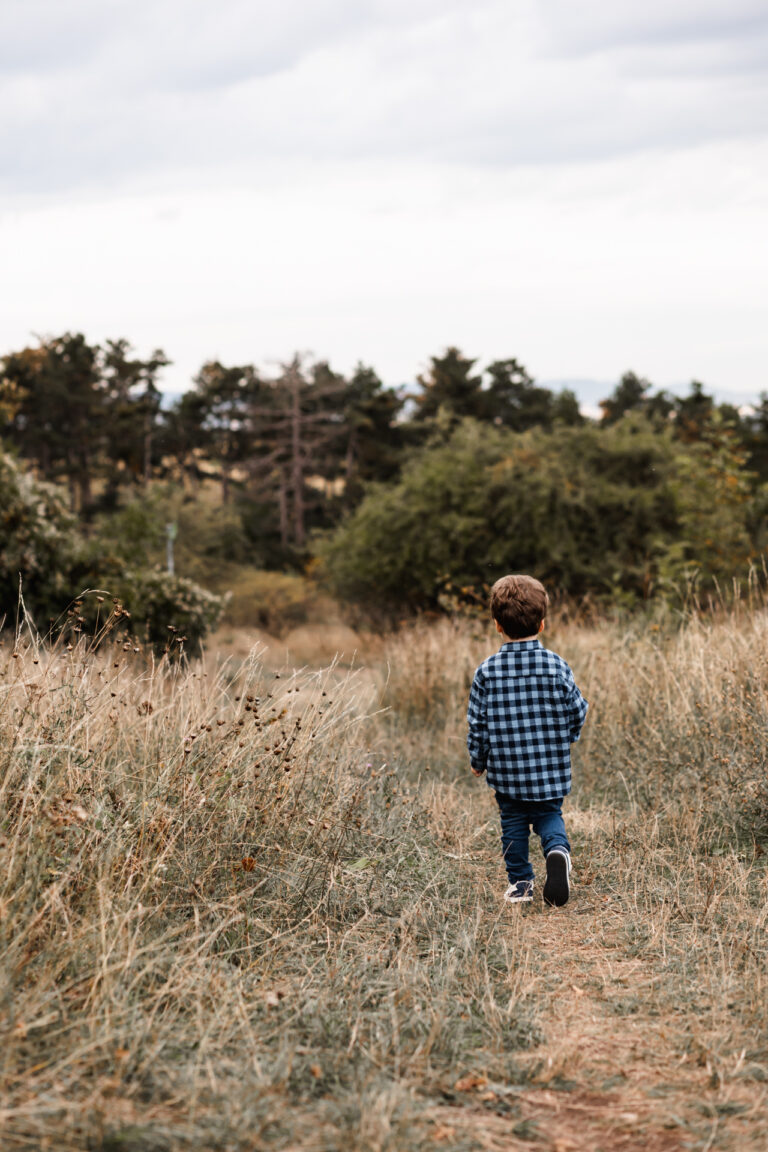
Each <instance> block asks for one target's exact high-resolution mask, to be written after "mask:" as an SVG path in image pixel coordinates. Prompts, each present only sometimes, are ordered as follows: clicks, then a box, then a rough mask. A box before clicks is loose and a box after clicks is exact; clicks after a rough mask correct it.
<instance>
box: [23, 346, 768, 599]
mask: <svg viewBox="0 0 768 1152" xmlns="http://www.w3.org/2000/svg"><path fill="white" fill-rule="evenodd" d="M168 364H169V360H168V358H167V357H166V355H165V354H164V353H163V352H162V351H161V350H156V351H153V352H152V353H151V355H150V356H148V357H146V358H141V357H140V356H138V355H137V354H136V353H135V351H134V349H133V348H132V347H131V345H130V343H129V342H128V341H127V340H125V339H118V340H111V341H106V342H105V343H104V344H102V345H99V344H92V343H89V342H88V341H87V340H86V339H85V337H84V336H83V335H81V334H77V333H74V334H73V333H65V334H63V335H61V336H58V337H53V338H47V339H43V340H40V341H39V342H38V343H37V344H36V345H35V346H33V347H27V348H23V349H21V350H19V351H16V352H11V353H8V354H6V355H4V356H3V357H1V358H0V429H1V430H2V431H1V435H2V439H3V442H4V443H5V445H6V446H7V447H9V448H11V449H12V450H13V451H14V452H15V453H16V454H17V455H18V456H19V457H21V458H22V460H24V461H26V462H27V463H28V464H29V465H30V466H31V467H32V468H33V470H34V472H35V474H36V475H37V476H38V477H39V478H40V479H42V480H45V481H53V482H55V483H57V484H59V485H63V486H64V487H65V489H66V491H67V492H68V501H69V506H70V510H71V511H72V512H73V513H75V514H76V515H77V516H78V517H79V519H80V520H81V522H83V523H85V524H87V523H88V521H89V519H90V518H92V517H94V516H96V515H98V514H104V513H108V512H109V511H110V510H111V509H116V508H118V507H119V506H120V503H121V501H123V500H124V499H125V496H126V493H133V494H135V493H137V492H138V493H140V492H141V491H142V490H145V489H147V487H148V486H149V485H150V483H151V482H152V481H155V480H167V481H170V482H176V483H179V484H183V485H184V486H186V487H187V488H188V489H189V490H190V491H191V492H194V491H195V488H196V487H199V486H200V485H201V484H202V483H203V482H204V481H205V480H206V479H208V480H210V479H211V478H213V479H214V480H215V482H216V483H217V484H218V485H219V486H220V498H221V502H222V503H223V504H224V505H227V506H228V509H229V510H230V511H232V512H234V514H235V515H236V516H237V517H239V520H240V523H241V525H242V530H243V532H244V534H245V537H246V538H247V539H248V541H249V543H250V545H251V546H252V549H253V553H252V554H253V557H254V560H255V562H256V563H257V564H258V565H259V566H261V567H265V568H270V567H272V568H287V567H291V566H294V567H298V568H300V567H303V566H304V565H305V564H306V563H307V561H308V559H309V558H310V557H311V556H312V555H313V554H314V553H315V552H316V551H317V547H316V545H315V543H314V542H315V541H316V540H317V539H318V538H319V536H321V535H323V534H324V536H325V539H326V543H325V544H324V545H323V547H322V549H321V550H322V551H323V555H324V558H325V561H324V562H325V564H326V566H327V570H328V572H329V574H330V578H331V580H332V581H335V586H336V589H337V591H339V592H340V593H342V594H344V595H346V596H350V597H352V596H355V597H357V598H359V599H364V598H366V597H367V598H369V599H370V598H371V597H373V599H374V600H375V599H376V598H377V597H378V599H381V598H382V588H383V585H384V583H386V581H385V580H384V579H383V577H382V575H381V571H379V573H378V575H375V574H374V570H376V569H377V568H380V567H381V565H382V563H383V561H384V560H386V559H387V556H388V551H387V547H388V546H387V539H388V538H390V544H389V549H390V550H391V549H392V544H391V540H392V539H393V538H395V537H397V538H398V539H399V540H401V541H402V540H403V539H405V538H406V537H407V535H408V532H407V531H406V527H405V525H404V523H401V522H400V521H402V520H403V517H405V518H406V519H407V513H408V511H409V509H410V510H411V511H412V512H413V513H414V516H415V519H414V521H413V524H412V525H411V528H409V529H408V531H411V530H412V531H413V532H414V534H415V537H416V539H415V541H414V548H415V550H416V551H415V555H414V558H413V560H412V570H413V572H415V573H417V574H418V578H417V579H416V581H415V584H414V583H413V581H410V583H409V578H408V577H407V575H406V574H405V573H404V572H403V571H400V569H399V568H398V555H400V556H402V554H403V550H402V548H401V549H400V553H399V554H398V553H397V552H396V553H395V555H394V556H391V557H389V560H392V561H393V563H392V565H390V567H391V568H392V571H393V572H395V573H396V575H395V576H394V577H393V584H392V588H391V592H392V597H393V599H394V598H396V594H397V592H398V589H399V590H402V589H403V588H404V587H405V586H406V585H408V586H409V587H411V585H413V586H412V588H411V593H409V595H410V603H411V604H412V606H414V607H419V606H426V605H429V604H434V603H436V602H437V599H438V598H439V593H438V591H437V590H436V589H437V588H438V585H439V583H440V580H444V582H445V581H447V582H449V583H450V582H451V581H455V580H458V581H467V582H471V581H473V580H474V581H478V580H482V578H483V577H484V576H486V575H488V573H489V572H490V571H491V570H493V569H494V565H495V564H496V563H499V564H501V563H502V559H503V558H502V557H501V556H498V555H497V554H498V548H496V550H495V551H494V548H493V547H492V541H491V540H489V539H484V540H479V539H477V537H476V536H473V535H472V531H470V527H471V526H470V524H469V521H468V517H469V512H468V509H471V508H472V507H475V508H476V515H477V516H478V517H479V518H480V519H482V516H481V515H480V512H479V507H480V505H481V504H482V503H483V499H485V497H486V496H487V494H488V492H494V493H496V497H495V498H496V499H497V501H500V506H501V507H503V508H504V509H505V512H504V516H505V521H504V523H505V525H506V526H507V530H508V529H509V526H510V525H511V524H512V523H515V524H517V523H519V515H518V513H519V512H520V509H521V508H524V507H527V508H528V514H529V515H530V516H536V517H538V518H539V519H538V526H537V529H536V531H537V534H538V535H537V538H538V539H539V541H540V546H539V550H540V552H541V556H538V555H534V554H530V555H529V553H530V547H528V551H527V552H526V551H525V550H524V549H523V550H522V551H521V549H520V547H518V550H517V553H514V552H513V553H512V554H511V555H509V560H508V561H507V560H505V561H504V562H505V563H511V562H512V561H514V559H515V555H517V556H518V558H519V560H520V563H517V564H515V565H514V566H516V567H520V566H521V564H522V561H523V559H525V562H526V564H528V565H529V566H532V567H537V570H539V571H541V570H542V561H543V560H544V559H545V558H546V565H545V566H547V565H548V569H547V570H551V573H552V578H553V579H558V580H562V581H564V582H565V584H566V586H567V587H569V588H570V589H571V590H572V591H573V592H574V593H578V594H583V593H584V592H586V591H589V590H590V589H594V588H596V587H599V588H600V589H602V590H606V589H609V588H611V587H612V588H613V589H614V591H616V590H617V589H618V590H622V589H624V590H625V591H626V590H628V589H632V592H633V594H636V595H644V594H645V593H646V591H647V589H648V587H649V586H650V585H651V584H652V583H653V582H654V580H656V579H657V578H658V577H659V575H660V574H661V573H663V571H665V570H666V571H667V572H668V573H671V572H672V571H673V568H674V564H673V557H674V548H675V546H677V545H680V547H681V548H682V551H681V552H680V557H679V559H680V564H689V565H690V564H691V563H693V559H692V557H693V552H692V550H691V547H692V546H691V540H692V539H693V538H694V537H696V533H697V532H699V535H701V532H703V533H704V535H701V540H700V545H701V550H702V556H703V557H704V558H705V559H706V558H707V556H708V557H709V560H710V561H711V557H712V556H713V555H715V554H716V553H717V552H718V549H720V550H722V549H723V548H725V550H726V551H728V552H729V556H730V558H731V559H732V560H734V562H735V559H736V558H737V557H738V559H739V562H741V561H742V560H744V559H749V558H750V557H752V558H754V556H755V555H756V554H757V550H758V549H759V547H760V546H761V545H760V539H759V538H760V532H761V531H762V528H761V525H762V523H763V517H762V508H763V503H764V487H763V486H764V485H765V483H766V481H767V480H768V395H766V394H765V393H764V394H762V395H761V396H760V397H759V399H758V400H756V402H755V404H754V405H753V406H752V409H751V411H750V412H749V413H748V414H747V415H744V414H742V413H740V412H739V411H738V410H737V409H736V408H735V407H733V406H732V405H728V404H718V403H716V401H715V399H714V397H713V396H711V395H709V394H708V393H707V392H706V390H705V388H704V386H703V385H702V384H701V383H699V382H697V381H693V382H692V384H691V386H690V390H689V392H688V394H687V395H685V396H682V397H678V396H673V395H671V394H668V393H666V392H663V391H659V390H654V389H653V387H652V385H651V384H650V382H649V381H647V380H645V379H643V378H642V377H639V376H638V375H636V374H635V373H633V372H627V373H626V374H625V375H624V376H623V377H622V378H621V380H620V381H619V383H618V384H617V385H616V387H615V388H614V389H613V391H612V393H611V394H610V395H609V396H607V397H606V398H605V399H604V400H603V401H602V403H601V416H600V417H599V419H598V420H596V421H592V420H588V419H586V418H585V416H584V415H583V414H582V412H581V411H580V409H579V404H578V401H577V398H576V396H575V395H574V394H573V393H572V392H571V391H569V390H567V389H564V390H562V391H560V392H553V391H551V390H550V389H547V388H544V387H542V386H540V385H538V384H537V383H536V382H535V380H534V379H533V377H532V376H531V375H530V374H529V372H528V371H527V369H526V368H525V367H524V366H523V365H522V364H521V363H520V362H519V361H518V360H517V359H516V358H512V357H511V358H508V359H504V360H497V361H494V362H492V363H490V364H487V365H486V366H484V367H481V366H480V365H479V363H478V361H477V360H476V359H473V358H471V357H468V356H465V355H464V354H463V353H462V352H461V351H460V350H459V349H457V348H453V347H452V348H448V349H447V350H446V351H445V352H443V353H441V354H440V355H437V356H433V357H432V358H431V359H430V361H429V366H428V369H427V371H426V372H425V373H423V374H422V375H421V376H419V377H417V380H416V382H415V384H414V386H413V387H410V388H401V389H392V388H388V387H385V386H384V385H383V383H382V381H381V380H380V378H379V377H378V375H377V373H376V372H375V370H374V369H373V368H372V367H370V366H367V365H364V364H358V366H357V368H356V369H355V371H354V372H353V373H351V374H350V375H348V376H344V375H342V374H340V373H338V372H336V371H334V370H333V369H332V368H331V366H330V365H329V364H328V363H327V362H326V361H324V360H312V359H309V358H307V357H301V356H298V355H297V356H294V357H293V358H292V359H291V360H290V361H288V362H286V363H285V364H282V365H281V366H280V367H279V368H278V369H277V370H276V371H274V372H273V373H271V374H268V373H266V372H264V371H263V370H260V369H258V368H257V367H255V366H254V365H253V364H239V365H225V364H222V363H220V362H219V361H216V360H212V361H208V362H206V363H205V364H203V365H202V367H201V368H200V371H199V372H198V373H197V375H196V376H195V377H194V379H193V381H192V384H191V387H190V389H189V390H188V391H187V392H185V393H184V394H183V395H182V396H181V397H179V398H178V399H176V400H174V402H173V403H171V404H170V405H167V406H166V405H164V404H163V398H162V392H161V389H160V386H159V379H160V375H161V373H162V370H163V369H164V368H165V367H166V366H167V365H168ZM628 426H631V427H632V428H633V429H634V431H633V432H632V434H631V436H629V439H627V435H628V434H627V432H626V428H627V427H628ZM470 427H471V428H475V429H477V430H478V431H476V432H472V431H468V429H469V428H470ZM641 444H642V445H644V447H643V448H642V451H641V450H640V448H639V446H640V445H641ZM467 445H471V446H472V447H471V450H470V451H469V456H468V457H467V448H466V446H467ZM452 454H453V457H455V459H456V461H458V460H461V459H465V458H466V459H465V463H466V465H467V466H466V468H465V469H464V472H463V473H462V472H461V469H459V468H458V464H457V466H456V467H455V468H453V467H452V463H451V461H452ZM472 460H474V465H472V464H471V461H472ZM526 460H527V461H528V462H527V463H526ZM566 460H567V461H569V464H568V467H567V468H565V470H564V465H563V462H564V461H566ZM611 461H612V463H610V462H611ZM622 461H623V462H622ZM609 464H610V466H609ZM708 469H709V471H707V470H708ZM459 475H463V476H464V482H465V486H464V487H462V486H461V485H459V488H458V489H457V488H456V484H457V477H458V476H459ZM500 476H501V477H503V484H502V487H501V488H499V487H498V478H499V477H500ZM643 477H645V478H646V479H645V480H644V479H643ZM661 477H663V482H662V481H661V479H660V478H661ZM707 477H709V479H707ZM646 480H647V483H646ZM504 485H506V488H505V487H504ZM697 485H698V489H697ZM702 486H703V487H702ZM718 486H719V487H718ZM708 487H709V490H710V492H711V491H719V490H720V488H722V495H723V497H728V499H727V500H726V502H725V504H724V505H723V507H726V508H727V515H726V517H725V519H726V520H728V521H729V524H730V527H731V528H732V527H733V525H734V524H738V526H739V531H738V533H737V535H738V545H737V542H736V539H735V538H734V537H733V533H732V532H731V531H730V528H729V531H726V524H725V521H723V523H721V524H719V526H717V525H713V523H712V522H711V514H710V513H711V509H709V510H708V509H707V508H706V504H707V498H706V493H707V491H708ZM699 489H701V491H699ZM697 491H698V493H699V494H698V495H697ZM451 492H453V501H454V502H453V504H451V502H450V499H449V497H448V494H449V493H451ZM430 493H433V494H434V496H435V501H434V503H433V504H431V505H430V503H429V499H428V496H429V494H430ZM483 494H484V495H483ZM478 501H479V503H478ZM510 501H511V503H510ZM697 501H698V503H697ZM729 501H730V502H729ZM734 501H735V503H734ZM388 502H389V503H388ZM526 502H527V503H526ZM735 505H738V516H736V519H735V520H734V519H733V517H734V507H735ZM387 507H389V508H390V511H391V512H392V515H393V519H392V520H389V519H388V518H387V516H385V515H384V510H385V508H387ZM696 508H698V512H697V511H696ZM485 514H486V515H487V516H489V517H491V518H492V519H494V518H495V519H497V518H498V514H497V513H495V512H494V505H490V506H488V507H486V508H485ZM454 515H457V516H458V521H457V523H456V524H454V526H453V527H452V528H451V530H450V532H448V531H442V530H443V529H444V528H445V525H446V524H447V523H448V522H449V521H450V520H451V517H452V516H454ZM697 516H698V517H699V520H697ZM707 516H709V521H708V522H707V523H706V524H705V521H707ZM366 518H367V519H366ZM374 520H375V521H377V523H379V525H380V528H381V534H377V532H375V531H373V529H372V527H371V525H372V522H373V521H374ZM543 525H548V526H549V527H548V528H546V530H545V528H544V527H543ZM574 525H578V526H579V527H578V531H577V530H576V528H575V527H574ZM588 525H589V526H591V527H587V526H588ZM702 525H704V527H703V528H702ZM475 527H477V525H475ZM699 529H701V531H699ZM715 529H716V531H715ZM521 530H522V529H521ZM516 531H517V530H516ZM712 532H715V535H718V534H719V535H718V539H717V540H715V539H714V538H713V537H712V535H711V533H712ZM329 533H330V534H331V535H329ZM333 533H335V535H333ZM462 533H463V539H464V541H465V542H466V541H474V543H472V544H470V545H469V552H471V553H472V554H473V555H475V556H476V557H477V558H478V559H477V563H475V564H474V565H473V563H472V562H471V560H470V556H469V554H467V556H466V558H465V561H463V562H462V564H459V563H458V562H457V560H456V557H457V556H458V555H459V554H462V555H463V554H464V552H465V551H466V550H465V547H464V544H463V543H462ZM707 533H710V534H709V535H708V534H707ZM724 533H725V534H724ZM729 533H730V534H729ZM393 534H394V536H393ZM481 535H482V533H481ZM543 537H546V539H547V541H548V543H547V544H546V547H545V545H544V543H543ZM431 538H434V540H435V542H436V551H434V554H432V553H430V552H429V549H428V547H427V543H428V540H429V539H431ZM443 538H445V539H446V540H448V541H449V542H450V547H449V548H448V549H447V550H446V548H445V547H444V539H443ZM619 538H622V539H624V538H626V539H625V544H623V545H620V544H619V543H618V541H619ZM502 539H507V540H508V536H504V535H502ZM518 539H520V537H519V535H518ZM631 539H632V540H634V541H635V542H637V541H642V542H643V543H642V547H639V545H638V547H639V551H638V547H635V548H634V551H633V548H632V547H630V546H629V541H630V540H631ZM707 540H709V541H710V543H709V544H707V543H706V541H707ZM328 541H330V543H329V542H328ZM660 541H663V542H664V543H663V545H662V544H660V543H659V542H660ZM625 545H626V546H625ZM489 549H490V551H489ZM425 550H426V551H425ZM444 553H445V554H444ZM545 553H546V557H545ZM705 554H706V555H705ZM489 556H490V557H491V558H490V559H489V558H488V557H489ZM480 557H482V558H483V559H482V560H481V559H479V558H480ZM557 557H560V559H559V560H556V558H557ZM660 557H663V558H664V559H663V562H662V560H660ZM603 560H605V561H606V563H605V564H602V561H603ZM369 562H370V564H371V573H370V579H367V580H361V579H360V576H361V573H362V571H363V569H364V568H365V565H366V563H369ZM601 564H602V568H601ZM606 565H607V566H608V567H611V568H612V573H613V574H611V575H607V574H606V572H607V568H606ZM665 565H666V568H665ZM384 567H386V563H385V564H384ZM710 567H712V565H711V563H710ZM353 569H354V571H353ZM598 569H600V570H601V572H602V575H600V577H599V578H598V577H597V575H596V573H597V571H598ZM616 573H620V575H616ZM404 581H405V583H403V582H404Z"/></svg>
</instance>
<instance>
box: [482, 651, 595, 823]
mask: <svg viewBox="0 0 768 1152" xmlns="http://www.w3.org/2000/svg"><path fill="white" fill-rule="evenodd" d="M587 707H588V705H587V701H586V700H585V699H584V697H583V696H582V694H581V692H579V690H578V688H577V687H576V684H575V682H574V679H573V672H571V669H570V668H569V667H568V665H567V664H566V662H565V660H563V658H562V657H561V656H558V655H557V654H556V653H555V652H550V651H549V650H548V649H547V648H544V647H543V646H542V645H541V644H540V642H539V641H538V640H517V641H513V642H508V643H506V644H504V645H503V646H502V647H501V648H500V649H499V651H498V652H495V653H494V654H493V656H489V657H488V659H487V660H485V661H483V663H482V664H481V665H480V667H479V668H478V669H477V671H476V672H475V678H474V680H473V682H472V690H471V692H470V695H469V709H468V711H467V720H468V722H469V735H468V736H467V747H468V748H469V758H470V761H471V763H472V767H473V768H474V769H475V770H476V771H480V772H485V773H486V779H487V781H488V783H489V784H490V786H491V787H492V788H494V789H495V790H496V791H497V792H503V793H504V794H505V795H507V796H513V797H514V798H515V799H517V800H556V799H557V798H558V797H560V796H565V795H566V793H568V792H570V790H571V744H572V743H573V742H574V741H576V740H578V738H579V735H580V733H581V728H582V725H583V724H584V720H585V718H586V715H587Z"/></svg>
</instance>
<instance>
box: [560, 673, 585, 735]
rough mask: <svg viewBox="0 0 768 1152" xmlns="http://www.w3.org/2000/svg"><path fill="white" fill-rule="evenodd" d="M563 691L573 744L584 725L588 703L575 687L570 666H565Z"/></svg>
mask: <svg viewBox="0 0 768 1152" xmlns="http://www.w3.org/2000/svg"><path fill="white" fill-rule="evenodd" d="M563 691H564V694H565V706H566V708H567V710H568V715H569V716H570V721H571V743H572V744H575V743H576V741H577V740H578V738H579V736H580V735H581V730H582V728H583V727H584V721H585V720H586V718H587V709H588V708H589V704H588V703H587V701H586V700H585V699H584V697H583V696H582V694H581V692H579V689H578V688H577V687H576V682H575V680H574V678H573V672H571V670H570V668H567V670H566V673H565V679H564V683H563Z"/></svg>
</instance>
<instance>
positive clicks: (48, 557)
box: [0, 451, 82, 623]
mask: <svg viewBox="0 0 768 1152" xmlns="http://www.w3.org/2000/svg"><path fill="white" fill-rule="evenodd" d="M81 549H82V544H81V541H80V539H79V537H78V535H77V531H76V526H75V519H74V517H73V516H72V515H71V514H70V513H69V512H68V510H67V508H66V505H65V503H64V500H63V499H62V497H61V494H60V493H59V492H58V490H57V489H56V488H54V487H53V486H52V485H50V484H42V483H39V482H38V481H36V480H34V479H33V478H32V477H31V476H29V475H27V474H26V473H25V472H24V471H23V470H22V469H21V467H20V466H19V464H18V463H17V461H16V460H14V458H13V457H12V456H9V455H7V454H6V453H3V452H2V451H0V623H1V622H2V619H3V617H5V620H6V622H7V623H10V622H11V621H12V620H14V619H15V617H16V612H17V606H18V603H19V581H21V588H22V595H23V597H24V602H25V604H26V606H27V609H28V611H29V612H30V613H32V614H33V615H35V616H40V617H42V618H45V617H49V616H52V615H53V616H55V615H57V614H58V612H60V611H61V608H62V606H63V605H64V604H66V602H67V600H68V599H69V598H70V596H71V587H70V585H69V581H68V573H69V572H70V571H71V570H72V568H73V567H74V566H75V565H76V564H77V562H78V559H79V556H80V553H81Z"/></svg>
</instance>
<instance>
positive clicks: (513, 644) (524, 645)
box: [502, 636, 541, 652]
mask: <svg viewBox="0 0 768 1152" xmlns="http://www.w3.org/2000/svg"><path fill="white" fill-rule="evenodd" d="M502 648H509V649H510V650H514V649H522V650H523V651H524V652H532V651H533V649H534V648H541V640H539V638H538V636H534V638H533V639H532V640H505V641H504V643H503V644H502Z"/></svg>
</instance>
